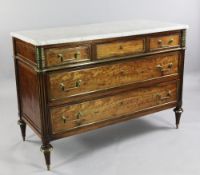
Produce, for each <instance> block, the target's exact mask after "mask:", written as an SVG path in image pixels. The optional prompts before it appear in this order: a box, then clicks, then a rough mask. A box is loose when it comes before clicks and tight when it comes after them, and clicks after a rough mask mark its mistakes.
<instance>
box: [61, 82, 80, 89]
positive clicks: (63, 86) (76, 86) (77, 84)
mask: <svg viewBox="0 0 200 175" xmlns="http://www.w3.org/2000/svg"><path fill="white" fill-rule="evenodd" d="M81 83H82V80H77V81H76V82H75V84H74V86H73V87H70V88H66V87H65V85H64V83H60V88H61V90H62V91H64V92H67V91H70V90H74V89H77V88H79V87H80V86H81Z"/></svg>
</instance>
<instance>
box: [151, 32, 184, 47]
mask: <svg viewBox="0 0 200 175" xmlns="http://www.w3.org/2000/svg"><path fill="white" fill-rule="evenodd" d="M173 47H180V34H179V33H177V34H171V35H162V36H155V37H151V38H150V51H153V50H159V49H167V48H173Z"/></svg>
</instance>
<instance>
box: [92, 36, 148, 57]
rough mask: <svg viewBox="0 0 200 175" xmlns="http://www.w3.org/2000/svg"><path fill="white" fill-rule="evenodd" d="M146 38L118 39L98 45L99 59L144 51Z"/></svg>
mask: <svg viewBox="0 0 200 175" xmlns="http://www.w3.org/2000/svg"><path fill="white" fill-rule="evenodd" d="M144 43H145V40H144V39H135V40H128V41H116V42H111V43H103V44H97V45H96V52H97V59H103V58H110V57H118V56H125V55H133V54H137V53H142V52H144V49H145V44H144Z"/></svg>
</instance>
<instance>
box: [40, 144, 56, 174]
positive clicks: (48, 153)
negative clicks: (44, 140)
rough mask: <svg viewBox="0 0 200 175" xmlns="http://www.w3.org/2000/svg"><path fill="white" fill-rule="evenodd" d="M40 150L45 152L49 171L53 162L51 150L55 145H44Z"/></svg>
mask: <svg viewBox="0 0 200 175" xmlns="http://www.w3.org/2000/svg"><path fill="white" fill-rule="evenodd" d="M40 150H41V151H42V152H43V153H44V158H45V162H46V165H47V170H48V171H49V170H50V164H51V151H52V150H53V147H52V146H51V145H50V144H47V145H42V146H41V148H40Z"/></svg>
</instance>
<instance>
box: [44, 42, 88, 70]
mask: <svg viewBox="0 0 200 175" xmlns="http://www.w3.org/2000/svg"><path fill="white" fill-rule="evenodd" d="M45 58H46V66H47V67H50V66H56V65H62V64H66V63H75V62H81V61H87V60H90V46H89V45H84V46H77V47H58V48H49V49H45Z"/></svg>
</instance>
